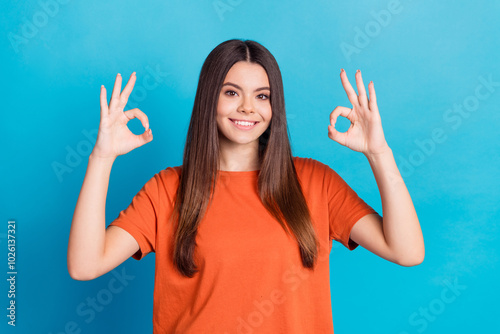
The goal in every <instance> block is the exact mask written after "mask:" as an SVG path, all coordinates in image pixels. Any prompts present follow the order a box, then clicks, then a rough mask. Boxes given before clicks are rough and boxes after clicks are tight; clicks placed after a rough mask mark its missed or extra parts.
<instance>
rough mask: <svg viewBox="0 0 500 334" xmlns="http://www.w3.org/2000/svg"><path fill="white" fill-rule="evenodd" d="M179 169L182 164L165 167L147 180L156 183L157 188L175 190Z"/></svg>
mask: <svg viewBox="0 0 500 334" xmlns="http://www.w3.org/2000/svg"><path fill="white" fill-rule="evenodd" d="M181 170H182V166H173V167H167V168H165V169H163V170H161V171H159V172H158V173H156V174H155V175H154V176H153V177H152V178H151V179H150V180H149V182H151V183H156V186H157V187H158V188H163V189H165V190H173V191H175V190H176V189H177V187H178V185H179V179H180V175H181ZM149 182H148V183H149Z"/></svg>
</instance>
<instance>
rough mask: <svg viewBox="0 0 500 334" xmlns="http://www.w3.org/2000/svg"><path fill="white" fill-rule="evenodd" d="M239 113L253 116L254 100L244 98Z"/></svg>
mask: <svg viewBox="0 0 500 334" xmlns="http://www.w3.org/2000/svg"><path fill="white" fill-rule="evenodd" d="M238 111H239V112H243V113H245V114H253V113H254V110H253V104H252V98H251V97H245V96H244V97H243V98H242V99H241V103H240V105H239V106H238Z"/></svg>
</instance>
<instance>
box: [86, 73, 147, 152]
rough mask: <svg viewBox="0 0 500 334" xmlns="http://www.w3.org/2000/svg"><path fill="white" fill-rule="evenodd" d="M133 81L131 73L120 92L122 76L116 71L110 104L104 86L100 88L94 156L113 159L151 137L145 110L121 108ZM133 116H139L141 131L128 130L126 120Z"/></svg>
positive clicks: (133, 75)
mask: <svg viewBox="0 0 500 334" xmlns="http://www.w3.org/2000/svg"><path fill="white" fill-rule="evenodd" d="M135 80H136V76H135V72H134V73H132V75H131V76H130V79H129V81H128V83H127V85H126V86H125V88H124V89H123V92H121V93H120V90H121V85H122V77H121V75H120V74H119V73H118V75H117V76H116V80H115V86H114V88H113V93H112V94H111V100H110V102H109V107H108V103H107V98H106V88H104V86H102V87H101V123H100V124H99V133H98V134H97V140H96V144H95V146H94V150H93V152H92V155H93V156H98V157H100V158H111V159H114V158H116V157H117V156H119V155H122V154H126V153H128V152H130V151H132V150H133V149H134V148H137V147H139V146H142V145H144V144H146V143H149V142H150V141H151V140H153V133H152V132H151V129H150V128H149V121H148V117H147V116H146V114H145V113H143V112H142V111H141V110H139V109H138V108H134V109H130V110H127V111H123V109H124V108H125V106H126V105H127V101H128V97H129V96H130V93H131V92H132V88H133V87H134V83H135ZM133 118H138V119H139V120H140V121H141V123H142V125H143V126H144V129H145V131H144V133H142V134H140V135H135V134H133V133H132V132H131V131H130V130H129V128H128V127H127V123H128V121H130V120H131V119H133Z"/></svg>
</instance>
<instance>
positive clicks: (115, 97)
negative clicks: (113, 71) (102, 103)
mask: <svg viewBox="0 0 500 334" xmlns="http://www.w3.org/2000/svg"><path fill="white" fill-rule="evenodd" d="M121 89H122V76H121V75H120V73H118V74H117V75H116V79H115V86H114V87H113V92H112V93H111V101H109V107H110V109H111V111H113V110H114V109H115V107H116V106H117V104H118V102H119V98H120V91H121Z"/></svg>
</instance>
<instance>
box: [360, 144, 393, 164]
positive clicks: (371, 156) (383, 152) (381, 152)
mask: <svg viewBox="0 0 500 334" xmlns="http://www.w3.org/2000/svg"><path fill="white" fill-rule="evenodd" d="M364 155H365V156H366V158H367V159H368V160H369V161H375V160H380V159H381V158H382V159H383V158H385V157H388V156H392V149H391V148H390V147H389V145H387V146H385V147H383V148H381V149H378V150H377V151H375V152H365V153H364Z"/></svg>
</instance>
